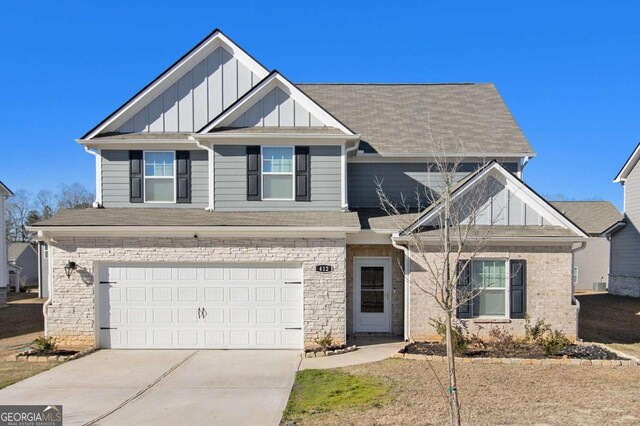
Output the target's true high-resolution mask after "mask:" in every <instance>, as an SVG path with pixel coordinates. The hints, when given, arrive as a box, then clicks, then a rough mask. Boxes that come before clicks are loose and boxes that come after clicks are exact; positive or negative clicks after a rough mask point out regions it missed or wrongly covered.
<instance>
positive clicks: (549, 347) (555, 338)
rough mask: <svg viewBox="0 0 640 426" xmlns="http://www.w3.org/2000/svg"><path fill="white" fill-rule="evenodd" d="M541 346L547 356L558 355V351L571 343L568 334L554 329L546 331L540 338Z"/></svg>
mask: <svg viewBox="0 0 640 426" xmlns="http://www.w3.org/2000/svg"><path fill="white" fill-rule="evenodd" d="M538 342H539V343H540V346H541V347H542V350H543V351H544V354H545V355H546V356H554V355H558V352H560V351H561V350H563V349H564V348H566V347H567V346H569V344H570V343H571V342H570V341H569V339H567V336H565V335H564V333H563V332H561V331H560V330H553V331H549V332H547V333H545V334H544V335H543V336H542V337H541V338H540V339H539V340H538Z"/></svg>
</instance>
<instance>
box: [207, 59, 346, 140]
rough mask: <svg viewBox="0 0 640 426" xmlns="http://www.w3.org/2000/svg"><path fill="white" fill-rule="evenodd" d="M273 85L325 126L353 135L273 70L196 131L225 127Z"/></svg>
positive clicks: (272, 87)
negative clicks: (233, 103)
mask: <svg viewBox="0 0 640 426" xmlns="http://www.w3.org/2000/svg"><path fill="white" fill-rule="evenodd" d="M275 87H279V88H280V89H282V90H283V91H284V92H285V93H286V94H287V95H289V96H290V97H291V98H292V99H293V100H295V101H296V102H298V103H299V104H300V105H302V106H303V107H304V108H305V109H306V110H307V111H309V112H310V113H311V114H313V115H314V116H315V117H316V118H317V119H318V120H320V121H321V122H323V123H324V125H325V126H330V127H335V128H337V129H340V130H342V131H343V132H344V133H345V134H347V135H354V133H353V132H352V131H351V130H349V129H348V128H347V127H346V126H345V125H344V124H342V123H340V122H339V121H338V120H337V119H335V118H334V117H333V116H332V115H331V114H329V113H328V112H327V111H326V110H325V109H324V108H322V107H321V106H320V105H318V104H317V103H316V102H315V101H314V100H312V99H311V98H309V96H307V95H306V94H304V93H303V92H302V91H301V90H300V89H298V88H297V87H296V86H295V85H293V84H291V83H290V82H289V81H288V80H287V79H286V78H284V77H283V76H282V75H281V74H280V73H279V72H277V71H274V72H273V73H271V75H270V76H268V77H267V78H265V79H264V80H263V81H262V82H260V83H259V84H258V85H257V86H255V87H254V88H253V89H251V91H250V92H249V93H248V94H247V95H245V96H244V97H243V98H241V99H240V100H239V101H238V102H237V103H236V104H235V105H233V106H231V107H230V108H228V109H227V110H226V111H224V112H223V113H222V114H220V115H219V116H218V117H216V118H215V119H214V120H213V121H211V123H209V124H208V125H207V126H205V127H204V128H203V129H202V130H200V131H199V132H198V133H200V134H203V133H208V132H210V131H211V130H213V129H215V128H217V127H225V126H228V125H230V124H231V123H233V122H234V121H235V120H236V119H237V118H238V117H240V116H241V115H242V114H243V113H244V112H246V111H247V110H248V109H249V108H251V107H252V106H253V105H255V103H256V102H258V100H260V99H261V98H262V96H264V95H266V94H267V93H269V92H270V91H271V90H272V89H274V88H275Z"/></svg>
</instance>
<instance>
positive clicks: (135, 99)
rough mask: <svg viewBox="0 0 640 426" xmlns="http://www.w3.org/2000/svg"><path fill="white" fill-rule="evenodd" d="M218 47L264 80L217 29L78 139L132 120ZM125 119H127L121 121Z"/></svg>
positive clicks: (264, 71) (254, 63) (252, 62)
mask: <svg viewBox="0 0 640 426" xmlns="http://www.w3.org/2000/svg"><path fill="white" fill-rule="evenodd" d="M218 47H223V48H225V49H226V50H227V51H229V52H230V53H231V54H232V55H234V56H236V57H237V58H238V59H239V60H240V61H241V62H242V63H243V64H244V65H245V66H246V67H248V68H249V69H250V70H251V71H252V72H253V73H255V74H256V75H257V76H258V78H264V77H265V76H266V75H267V74H268V71H267V69H266V68H265V67H264V66H263V65H262V64H260V63H259V62H258V61H257V60H256V59H254V58H253V57H252V56H251V55H249V54H248V53H247V52H246V51H245V50H243V49H242V48H241V47H240V46H238V45H237V44H235V43H234V42H233V41H232V40H231V39H229V38H228V37H227V36H226V35H224V34H223V33H222V32H221V31H220V30H218V29H215V30H214V31H213V32H211V33H210V34H209V35H208V36H207V37H205V38H204V39H203V40H201V41H200V42H199V43H198V44H196V45H195V46H194V47H193V48H192V49H191V50H189V51H188V52H187V53H185V54H184V55H183V56H182V57H181V58H180V59H178V60H177V61H176V62H174V63H173V64H172V65H171V66H170V67H169V68H167V69H166V70H165V71H163V72H162V73H161V74H160V75H159V76H158V77H156V78H155V79H154V80H152V81H151V82H150V83H149V84H147V85H146V86H145V87H143V88H142V89H141V90H140V91H139V92H138V93H136V94H135V95H133V96H132V97H131V98H130V99H129V100H128V101H126V102H125V103H124V104H122V105H121V106H120V107H119V108H118V109H117V110H115V111H114V112H113V113H111V114H110V115H109V116H107V118H105V119H104V120H102V121H101V122H100V123H99V124H98V125H96V126H95V127H94V128H93V129H91V130H89V131H88V132H87V133H86V134H85V135H84V136H82V138H80V139H85V140H88V139H93V138H94V137H96V136H97V135H98V134H100V133H102V132H103V131H104V130H105V129H107V128H108V127H109V126H113V125H114V124H118V123H120V124H122V123H124V122H126V121H127V119H129V118H132V117H133V116H134V115H135V113H137V112H138V110H136V107H140V104H143V103H145V102H147V103H150V102H151V101H152V100H153V99H154V98H155V96H157V95H159V94H160V93H161V92H162V91H163V90H164V89H167V88H169V87H170V86H171V85H172V84H174V83H176V82H177V81H178V80H179V79H180V78H181V77H182V76H183V75H184V74H186V73H187V72H189V71H190V70H191V69H192V68H193V66H195V65H196V64H197V63H198V62H199V61H201V60H202V59H204V58H205V57H206V56H207V55H208V54H210V53H213V52H214V51H215V50H216V49H217V48H218ZM139 109H142V108H139ZM133 111H135V112H133ZM125 116H126V117H127V118H126V119H124V118H123V117H125Z"/></svg>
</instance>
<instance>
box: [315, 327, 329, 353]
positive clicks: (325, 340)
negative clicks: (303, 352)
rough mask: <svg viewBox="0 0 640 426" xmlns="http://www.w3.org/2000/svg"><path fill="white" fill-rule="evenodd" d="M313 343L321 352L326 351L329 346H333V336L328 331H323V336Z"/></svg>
mask: <svg viewBox="0 0 640 426" xmlns="http://www.w3.org/2000/svg"><path fill="white" fill-rule="evenodd" d="M314 340H315V342H316V343H317V344H318V345H319V346H320V348H322V350H323V351H326V350H327V349H329V348H330V347H331V346H333V336H332V335H331V332H330V331H325V332H324V336H322V337H318V338H316V339H314Z"/></svg>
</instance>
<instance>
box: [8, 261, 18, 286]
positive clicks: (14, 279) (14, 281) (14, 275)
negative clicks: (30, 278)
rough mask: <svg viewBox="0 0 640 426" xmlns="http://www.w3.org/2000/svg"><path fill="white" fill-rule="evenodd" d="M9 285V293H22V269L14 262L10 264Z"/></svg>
mask: <svg viewBox="0 0 640 426" xmlns="http://www.w3.org/2000/svg"><path fill="white" fill-rule="evenodd" d="M8 269H9V284H8V285H7V292H10V291H15V292H18V291H20V280H21V277H22V268H21V267H19V266H18V265H16V264H15V263H13V262H9V265H8Z"/></svg>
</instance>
